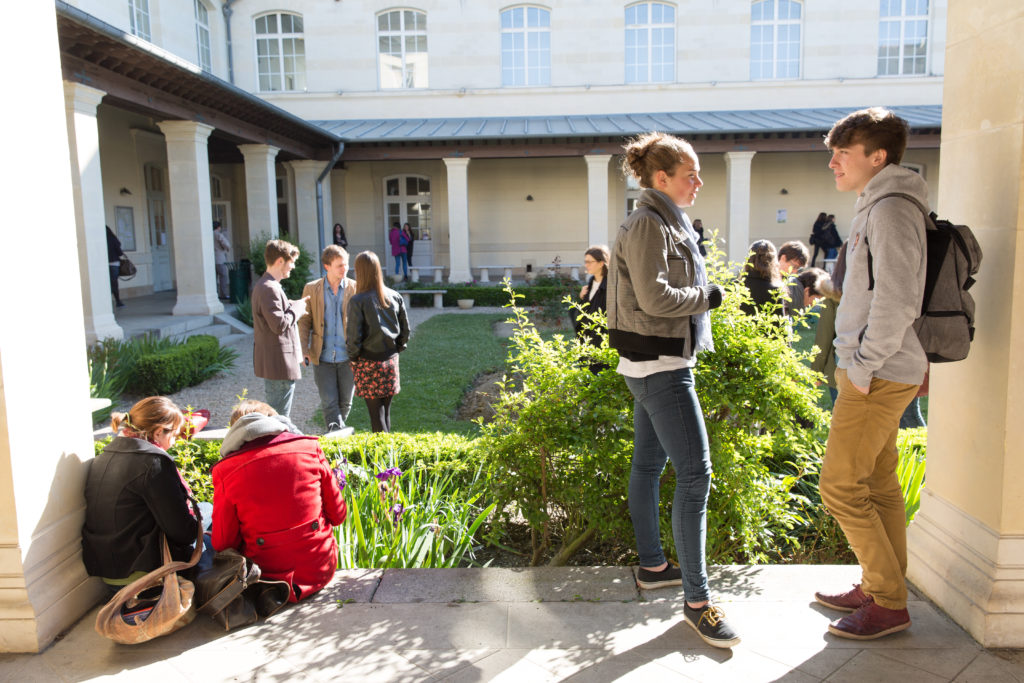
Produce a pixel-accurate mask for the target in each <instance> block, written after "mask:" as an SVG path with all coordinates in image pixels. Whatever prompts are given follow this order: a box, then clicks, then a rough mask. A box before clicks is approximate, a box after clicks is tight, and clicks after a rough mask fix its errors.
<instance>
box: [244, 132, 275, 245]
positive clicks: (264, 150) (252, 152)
mask: <svg viewBox="0 0 1024 683" xmlns="http://www.w3.org/2000/svg"><path fill="white" fill-rule="evenodd" d="M238 151H240V152H241V153H242V156H243V157H244V158H245V208H246V212H247V215H248V222H249V232H248V235H247V236H248V241H249V242H252V241H253V240H254V239H256V238H257V237H259V236H260V235H264V234H265V235H269V236H270V237H275V238H276V237H277V236H278V225H277V173H276V171H275V170H274V159H275V158H276V157H277V153H278V152H279V151H280V150H279V149H278V148H277V147H272V146H271V145H239V146H238Z"/></svg>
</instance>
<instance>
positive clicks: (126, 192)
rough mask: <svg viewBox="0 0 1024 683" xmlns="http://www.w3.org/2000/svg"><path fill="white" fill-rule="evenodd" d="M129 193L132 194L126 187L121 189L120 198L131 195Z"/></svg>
mask: <svg viewBox="0 0 1024 683" xmlns="http://www.w3.org/2000/svg"><path fill="white" fill-rule="evenodd" d="M131 193H132V191H131V190H129V189H128V188H127V187H122V188H121V196H122V197H126V196H129V195H131Z"/></svg>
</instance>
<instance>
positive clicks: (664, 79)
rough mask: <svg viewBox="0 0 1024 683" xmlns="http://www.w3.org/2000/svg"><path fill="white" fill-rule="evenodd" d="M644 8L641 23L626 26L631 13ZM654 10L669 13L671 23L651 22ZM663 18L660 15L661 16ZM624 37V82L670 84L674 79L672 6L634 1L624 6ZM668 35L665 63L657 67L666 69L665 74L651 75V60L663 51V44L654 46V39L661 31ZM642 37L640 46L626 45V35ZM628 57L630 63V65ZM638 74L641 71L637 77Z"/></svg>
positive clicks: (627, 40)
mask: <svg viewBox="0 0 1024 683" xmlns="http://www.w3.org/2000/svg"><path fill="white" fill-rule="evenodd" d="M641 7H646V10H647V12H646V14H647V18H646V20H645V21H644V22H643V23H636V22H634V23H630V19H629V15H630V12H631V11H636V10H639V9H640V8H641ZM655 7H658V8H660V9H661V12H662V13H665V12H671V20H669V21H664V20H663V21H660V22H657V23H656V22H655V20H654V14H655V12H654V10H655ZM662 17H663V18H664V14H662ZM625 22H626V35H625V45H626V53H625V65H626V83H672V82H674V81H675V80H676V8H675V5H672V4H669V3H667V2H638V3H634V4H632V5H628V6H627V7H626V15H625ZM665 31H668V32H670V36H671V37H670V39H669V41H668V44H669V45H668V54H669V60H668V62H667V66H666V63H665V62H658V63H657V64H658V68H660V69H662V70H664V69H667V70H668V73H664V71H663V72H662V73H659V74H658V75H657V76H656V75H655V73H654V72H655V68H656V67H655V57H656V54H657V51H658V50H662V49H664V41H662V43H661V44H660V45H658V46H655V38H656V37H657V36H658V35H659V34H663V32H665ZM631 35H633V36H636V37H638V38H639V37H642V39H643V45H642V46H641V45H633V46H632V47H631V46H630V43H629V41H630V36H631ZM631 56H632V58H633V59H632V63H631ZM641 71H642V72H643V73H642V74H641Z"/></svg>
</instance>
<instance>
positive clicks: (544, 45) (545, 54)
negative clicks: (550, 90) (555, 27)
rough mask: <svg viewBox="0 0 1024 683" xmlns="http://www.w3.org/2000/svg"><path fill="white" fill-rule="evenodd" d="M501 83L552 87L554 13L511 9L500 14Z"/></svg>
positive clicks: (528, 9) (519, 8)
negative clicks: (552, 14) (552, 19)
mask: <svg viewBox="0 0 1024 683" xmlns="http://www.w3.org/2000/svg"><path fill="white" fill-rule="evenodd" d="M501 84H502V85H551V12H549V11H548V10H546V9H543V8H541V7H528V6H524V7H511V8H509V9H507V10H503V11H502V13H501Z"/></svg>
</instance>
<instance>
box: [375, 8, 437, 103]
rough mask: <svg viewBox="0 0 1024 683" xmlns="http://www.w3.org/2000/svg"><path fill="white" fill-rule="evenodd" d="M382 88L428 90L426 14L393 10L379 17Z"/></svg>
mask: <svg viewBox="0 0 1024 683" xmlns="http://www.w3.org/2000/svg"><path fill="white" fill-rule="evenodd" d="M377 60H378V63H379V70H380V87H381V88H426V87H427V14H426V12H418V11H416V10H410V9H405V10H391V11H389V12H381V13H380V14H378V15H377Z"/></svg>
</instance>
